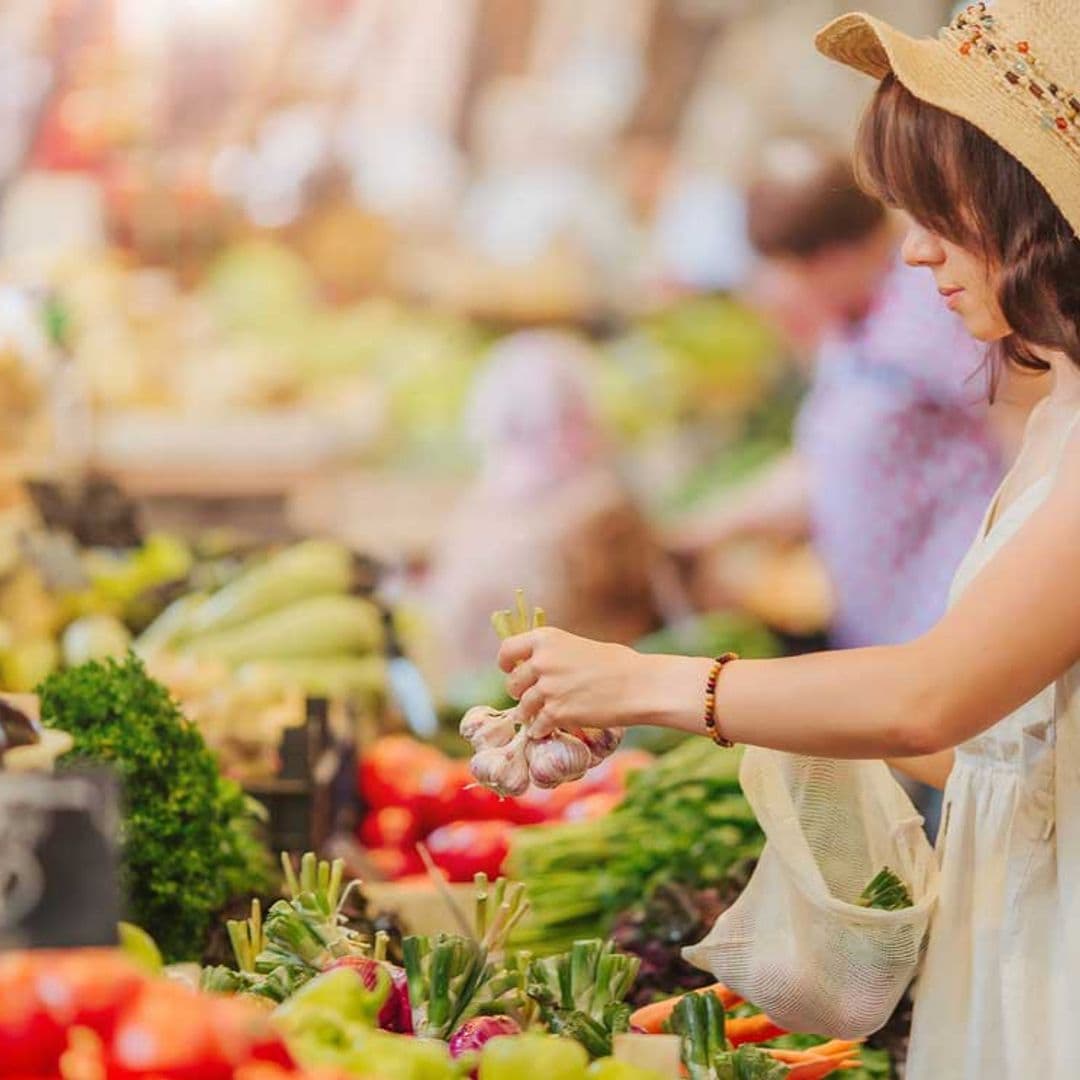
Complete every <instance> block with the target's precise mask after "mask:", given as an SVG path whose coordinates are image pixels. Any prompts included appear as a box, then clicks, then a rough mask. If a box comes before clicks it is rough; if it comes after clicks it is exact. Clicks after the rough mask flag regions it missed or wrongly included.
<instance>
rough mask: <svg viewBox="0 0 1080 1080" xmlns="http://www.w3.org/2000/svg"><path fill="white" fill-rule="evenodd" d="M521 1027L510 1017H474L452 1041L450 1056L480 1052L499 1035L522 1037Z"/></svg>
mask: <svg viewBox="0 0 1080 1080" xmlns="http://www.w3.org/2000/svg"><path fill="white" fill-rule="evenodd" d="M520 1034H521V1026H520V1025H519V1024H518V1022H517V1021H516V1020H515V1019H514V1018H513V1017H510V1016H474V1017H473V1019H472V1020H466V1021H465V1023H464V1024H462V1025H461V1027H459V1028H458V1029H457V1031H455V1032H454V1034H453V1036H452V1037H451V1039H450V1056H451V1057H454V1058H458V1057H461V1055H462V1054H465V1053H468V1052H469V1051H470V1050H479V1049H480V1048H481V1047H482V1046H483V1045H484V1043H486V1042H487V1041H488V1040H489V1039H494V1038H495V1037H496V1036H499V1035H520Z"/></svg>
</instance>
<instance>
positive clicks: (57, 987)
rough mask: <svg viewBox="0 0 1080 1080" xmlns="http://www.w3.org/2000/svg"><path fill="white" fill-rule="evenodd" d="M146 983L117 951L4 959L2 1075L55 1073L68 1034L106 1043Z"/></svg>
mask: <svg viewBox="0 0 1080 1080" xmlns="http://www.w3.org/2000/svg"><path fill="white" fill-rule="evenodd" d="M144 982H145V979H144V976H143V974H142V972H141V971H140V970H139V968H138V967H136V966H135V965H134V964H133V963H132V962H131V961H130V960H128V958H127V957H126V956H124V954H123V953H121V952H119V951H118V950H115V949H71V950H65V951H52V950H43V951H41V952H16V953H9V954H7V955H6V956H3V957H0V1046H3V1048H4V1053H3V1054H2V1055H0V1076H4V1077H8V1076H12V1075H16V1074H19V1073H35V1072H36V1073H55V1072H56V1070H57V1069H58V1068H59V1060H60V1055H61V1054H62V1053H63V1052H64V1050H65V1048H66V1047H67V1032H68V1029H69V1028H71V1027H74V1026H79V1027H84V1028H88V1029H89V1030H90V1031H92V1032H95V1033H97V1034H98V1035H100V1036H102V1037H103V1038H106V1039H107V1038H108V1037H109V1036H110V1035H111V1034H112V1031H113V1029H114V1027H115V1026H116V1023H117V1020H118V1018H119V1016H120V1015H121V1013H122V1011H123V1010H124V1008H126V1007H127V1006H128V1005H129V1004H130V1003H131V1002H132V1001H133V1000H134V998H135V996H136V995H137V994H138V992H139V989H140V987H141V986H142V985H143V983H144Z"/></svg>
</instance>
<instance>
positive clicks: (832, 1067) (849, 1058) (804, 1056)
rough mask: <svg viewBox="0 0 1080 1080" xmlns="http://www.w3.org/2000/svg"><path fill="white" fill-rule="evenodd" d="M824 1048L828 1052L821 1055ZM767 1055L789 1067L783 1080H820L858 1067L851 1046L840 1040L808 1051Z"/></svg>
mask: <svg viewBox="0 0 1080 1080" xmlns="http://www.w3.org/2000/svg"><path fill="white" fill-rule="evenodd" d="M856 1045H857V1044H856ZM826 1048H829V1051H830V1052H828V1053H822V1050H825V1049H826ZM768 1053H769V1055H770V1057H772V1058H774V1059H775V1060H776V1061H779V1062H781V1063H782V1064H784V1065H787V1066H788V1067H789V1072H788V1074H787V1076H786V1077H785V1080H822V1078H823V1077H826V1076H831V1075H832V1074H833V1073H834V1072H837V1071H839V1070H840V1069H852V1068H856V1067H857V1066H858V1065H859V1060H858V1057H857V1055H856V1054H855V1052H854V1048H853V1046H852V1044H850V1043H845V1042H842V1041H841V1040H834V1042H833V1043H825V1044H823V1045H822V1046H812V1047H810V1049H808V1050H778V1049H770V1050H769V1051H768Z"/></svg>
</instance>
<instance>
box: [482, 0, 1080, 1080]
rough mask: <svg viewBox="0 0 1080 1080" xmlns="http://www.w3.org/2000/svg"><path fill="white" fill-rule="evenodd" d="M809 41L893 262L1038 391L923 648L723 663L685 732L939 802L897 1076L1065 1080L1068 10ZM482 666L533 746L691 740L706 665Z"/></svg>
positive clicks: (1079, 310)
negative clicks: (888, 214) (883, 781)
mask: <svg viewBox="0 0 1080 1080" xmlns="http://www.w3.org/2000/svg"><path fill="white" fill-rule="evenodd" d="M818 40H819V47H820V48H821V49H822V50H823V51H824V52H825V53H826V54H828V55H830V56H832V57H834V58H836V59H840V60H842V61H844V62H846V63H849V64H852V65H853V66H855V67H857V68H859V69H860V70H862V71H865V72H867V73H868V74H870V75H872V76H874V77H875V78H879V79H881V80H882V83H881V86H880V88H879V89H878V92H877V94H876V96H875V98H874V100H873V103H872V105H871V107H870V109H869V111H868V113H867V116H866V118H865V120H864V123H863V126H862V130H861V135H860V160H861V163H862V167H863V170H864V172H865V174H866V175H867V177H868V179H869V180H870V181H871V182H872V184H873V186H874V187H875V188H876V189H877V190H878V192H879V193H880V194H881V195H882V196H883V197H884V198H885V199H886V200H887V201H889V202H891V203H895V204H897V205H900V206H902V207H903V208H904V209H905V210H907V211H908V213H909V214H910V216H911V218H912V224H911V228H910V231H909V232H908V235H907V237H906V239H905V242H904V254H905V258H906V259H907V260H908V261H909V262H910V263H912V264H915V265H918V266H922V267H925V268H926V269H927V270H928V271H929V272H931V273H932V274H933V276H934V279H935V281H936V282H937V285H938V289H939V291H940V292H941V294H942V299H943V302H945V303H946V304H947V305H948V306H949V307H950V308H951V309H952V310H953V311H955V312H956V313H957V314H958V315H959V316H960V317H961V318H962V319H963V321H964V324H965V325H966V326H967V328H968V330H969V331H970V332H971V333H972V334H973V335H974V336H975V337H977V338H979V339H980V340H982V341H985V342H989V343H992V344H993V347H994V349H995V350H996V352H997V353H998V354H999V356H1000V358H1001V362H1003V363H1012V364H1018V365H1022V366H1024V365H1026V366H1028V367H1032V368H1036V369H1040V370H1045V371H1047V372H1048V373H1049V376H1050V378H1051V380H1052V389H1051V390H1050V393H1049V394H1048V396H1047V398H1046V399H1045V400H1044V401H1043V402H1041V403H1040V404H1039V405H1038V406H1037V407H1036V408H1035V410H1034V411H1033V413H1032V416H1031V419H1030V421H1029V423H1028V427H1027V431H1026V434H1025V438H1024V444H1023V447H1022V450H1021V453H1020V455H1019V458H1018V460H1017V462H1016V464H1015V466H1014V468H1013V470H1012V471H1011V472H1010V474H1009V475H1008V476H1007V477H1006V479H1005V481H1004V482H1003V484H1002V486H1001V488H1000V489H999V491H998V493H997V495H996V496H995V498H994V500H993V501H992V503H991V505H990V508H989V510H988V511H987V514H986V519H985V521H984V522H983V526H982V528H981V529H980V531H979V535H978V536H977V537H976V539H975V542H974V545H973V546H972V548H971V550H970V552H969V553H968V555H967V556H966V558H965V560H964V562H963V564H962V565H961V568H960V570H959V572H958V574H957V578H956V582H955V584H954V589H953V598H952V604H951V607H950V609H949V611H948V613H947V614H946V615H945V616H944V617H943V618H942V619H941V620H940V621H939V622H938V623H937V624H936V625H935V626H934V627H933V628H932V629H931V630H929V631H928V632H926V633H925V634H923V635H921V636H920V637H918V638H916V639H915V640H913V641H911V642H909V643H906V644H901V645H894V646H885V647H878V648H868V649H852V650H848V651H840V652H833V653H828V654H824V655H817V656H806V657H796V658H792V659H782V660H766V661H756V660H754V661H749V660H747V661H743V660H739V661H735V662H734V663H731V664H728V665H726V666H723V667H721V669H720V670H721V676H720V678H719V686H718V688H717V692H716V695H715V708H714V710H712V711H711V713H710V714H709V716H708V719H709V722H710V724H712V726H713V727H714V728H715V730H716V731H717V732H719V734H720V736H721V737H723V738H725V739H728V740H732V741H736V742H746V743H753V744H756V745H759V746H765V747H772V748H776V749H780V750H787V751H793V752H798V753H806V754H815V755H829V756H833V757H840V758H869V757H885V758H887V759H890V760H892V761H893V762H895V763H897V764H899V765H900V766H901V767H902V768H904V769H905V770H906V771H907V772H908V773H909V774H910V775H912V776H914V777H917V778H919V779H922V780H924V781H926V782H929V783H933V784H935V785H937V786H943V785H946V782H947V787H946V793H945V817H944V821H943V827H942V836H941V839H940V842H939V845H940V850H941V857H942V875H941V892H940V899H939V902H938V908H937V912H936V915H935V921H934V925H933V929H932V932H931V936H930V942H929V947H928V951H927V956H926V962H925V967H924V970H923V973H922V976H921V979H920V981H919V984H918V987H917V994H916V1002H915V1018H914V1023H913V1030H912V1044H911V1054H910V1059H909V1075H910V1076H911V1077H913V1078H914V1080H931V1078H941V1080H946V1078H947V1080H955V1078H964V1077H972V1078H974V1077H988V1076H992V1077H995V1078H1014V1077H1015V1078H1021V1077H1023V1078H1028V1077H1039V1078H1040V1080H1043V1078H1054V1080H1065V1078H1066V1077H1072V1076H1074V1075H1076V1070H1077V1067H1078V1066H1080V1042H1077V1040H1076V1038H1075V1034H1074V1030H1073V1029H1074V1027H1075V1024H1076V1017H1077V1016H1080V978H1078V976H1080V614H1078V613H1080V575H1077V574H1075V573H1073V572H1072V567H1073V565H1074V564H1073V563H1072V560H1073V558H1074V557H1075V552H1076V549H1077V544H1078V542H1080V432H1077V430H1076V429H1077V426H1078V420H1080V239H1078V231H1080V126H1078V123H1077V121H1078V119H1080V9H1078V8H1077V5H1075V4H1072V3H1069V4H1066V3H1064V2H1062V0H1026V2H1025V0H1000V2H999V3H998V4H995V5H994V6H993V7H989V8H987V7H985V6H984V5H982V4H974V5H971V6H969V7H968V8H966V9H965V10H964V11H963V12H961V14H960V15H958V16H957V18H956V19H955V20H954V21H953V23H952V24H951V25H950V26H949V27H947V28H946V29H945V30H944V31H943V32H942V34H941V35H940V37H939V38H938V39H936V40H925V41H915V40H913V39H911V38H909V37H906V36H905V35H903V34H900V33H898V32H897V31H895V30H893V29H891V28H890V27H888V26H886V25H884V24H883V23H880V22H878V21H877V20H874V19H871V18H869V17H866V16H859V15H853V16H846V17H845V18H843V19H840V20H838V21H837V22H835V23H833V24H831V25H830V26H829V27H828V28H826V30H825V31H823V32H822V34H821V35H820V36H819V39H818ZM500 662H501V664H502V666H503V669H504V670H506V671H508V672H510V675H509V685H510V688H511V690H512V692H513V693H514V694H515V695H516V696H518V697H519V698H520V700H521V703H522V708H523V710H524V712H525V714H526V715H527V716H529V717H532V718H533V727H532V730H533V732H534V733H535V734H536V735H538V736H539V735H542V734H544V733H545V732H546V731H547V730H549V729H550V728H551V727H552V726H556V725H565V726H577V725H580V724H584V723H589V724H596V725H627V724H642V723H652V724H660V725H664V726H667V727H672V728H678V729H680V730H684V731H689V732H695V733H698V734H702V733H704V732H706V731H707V730H708V725H707V724H706V722H705V690H704V687H705V684H706V681H707V680H708V679H709V678H710V676H711V675H712V673H713V671H714V668H715V666H716V665H714V664H713V663H711V662H710V661H708V660H700V659H696V658H687V657H663V656H653V657H643V656H639V655H637V654H635V653H633V652H632V651H630V650H627V649H624V648H621V647H618V646H612V645H605V644H598V643H595V642H591V641H586V640H582V639H579V638H575V637H573V636H571V635H567V634H565V633H561V632H560V631H558V630H541V631H534V632H533V633H530V634H526V635H522V636H520V637H517V638H515V639H511V640H510V641H509V642H507V643H505V645H504V647H503V650H502V653H501V655H500Z"/></svg>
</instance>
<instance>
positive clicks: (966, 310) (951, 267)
mask: <svg viewBox="0 0 1080 1080" xmlns="http://www.w3.org/2000/svg"><path fill="white" fill-rule="evenodd" d="M902 250H903V255H904V261H905V262H906V263H907V264H908V266H925V267H928V268H929V269H930V270H931V271H932V272H933V275H934V280H935V281H936V282H937V287H938V292H940V293H941V297H942V301H943V303H945V304H946V305H947V306H948V307H949V309H950V310H952V311H955V312H956V314H957V315H959V316H960V318H961V319H963V320H964V325H965V326H966V327H967V329H968V332H969V333H970V334H971V335H972V336H973V337H975V338H978V340H979V341H1000V340H1001V339H1002V338H1004V337H1008V336H1009V334H1010V333H1012V331H1011V329H1010V327H1009V324H1008V323H1007V322H1006V321H1005V315H1004V313H1003V312H1002V310H1001V305H1000V304H999V303H998V297H997V274H996V273H995V271H994V270H993V268H992V267H989V266H987V264H986V260H985V259H984V258H983V256H982V255H980V254H977V253H976V252H972V251H969V250H968V249H967V248H963V247H960V245H959V244H955V243H953V242H952V241H951V240H945V239H944V238H943V237H940V236H938V235H937V234H936V233H933V232H931V231H930V230H929V229H926V228H924V227H923V226H922V225H919V224H917V223H916V222H911V223H910V226H909V228H908V233H907V236H906V237H905V238H904V245H903V249H902Z"/></svg>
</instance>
